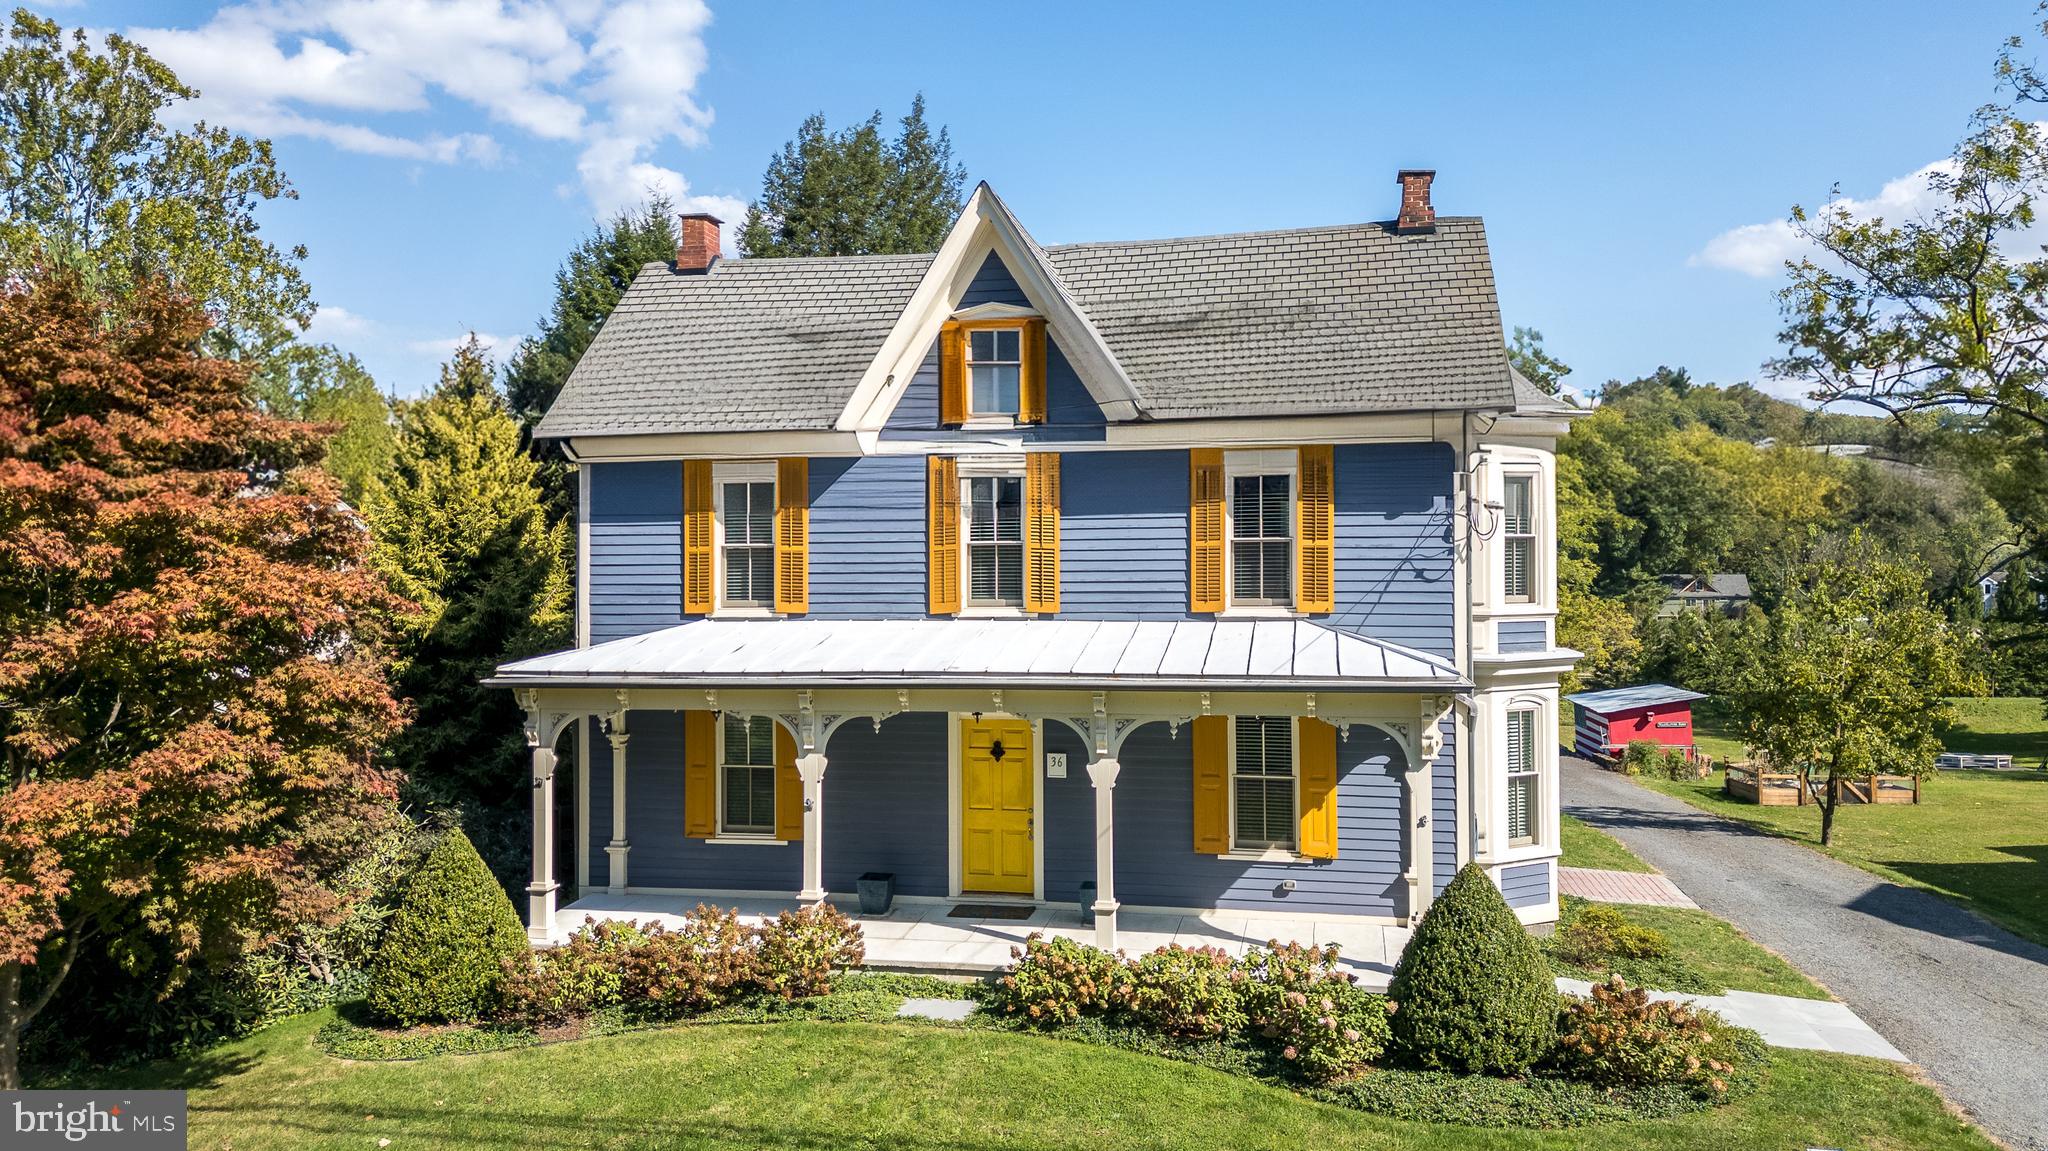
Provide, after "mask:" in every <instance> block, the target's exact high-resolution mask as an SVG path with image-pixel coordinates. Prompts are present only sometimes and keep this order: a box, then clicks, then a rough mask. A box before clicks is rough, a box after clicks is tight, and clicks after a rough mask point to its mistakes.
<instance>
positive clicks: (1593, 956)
mask: <svg viewBox="0 0 2048 1151" xmlns="http://www.w3.org/2000/svg"><path fill="white" fill-rule="evenodd" d="M1670 951H1671V943H1670V941H1669V940H1667V939H1665V938H1664V933H1663V932H1661V931H1658V930H1657V929H1656V928H1653V927H1643V926H1641V925H1639V924H1635V923H1631V922H1629V920H1628V917H1627V916H1625V915H1623V914H1622V913H1621V912H1620V911H1619V910H1618V909H1616V908H1613V907H1609V906H1607V905H1606V904H1603V903H1588V904H1584V905H1582V906H1580V907H1578V908H1576V909H1575V910H1573V911H1572V912H1571V913H1570V914H1567V915H1566V916H1565V919H1564V922H1562V923H1560V924H1558V926H1557V933H1556V934H1555V935H1554V936H1552V937H1551V953H1552V954H1554V955H1556V956H1557V957H1558V958H1559V959H1562V960H1564V961H1565V962H1566V963H1570V964H1573V965H1574V966H1578V967H1597V966H1599V965H1601V964H1603V963H1605V962H1607V961H1608V960H1612V959H1658V958H1661V957H1663V956H1664V955H1667V954H1669V953H1670Z"/></svg>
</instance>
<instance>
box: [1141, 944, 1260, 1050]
mask: <svg viewBox="0 0 2048 1151" xmlns="http://www.w3.org/2000/svg"><path fill="white" fill-rule="evenodd" d="M1236 970H1237V965H1236V963H1235V962H1233V961H1232V960H1231V958H1230V955H1229V953H1228V952H1226V951H1224V950H1222V949H1221V948H1216V947H1195V948H1187V947H1182V946H1180V945H1179V944H1177V943H1170V944H1168V945H1166V946H1165V947H1162V948H1160V949H1159V950H1157V951H1154V952H1152V953H1151V954H1149V955H1145V956H1142V957H1140V958H1139V959H1138V961H1137V962H1136V963H1134V964H1132V965H1131V997H1130V1012H1131V1015H1132V1017H1133V1018H1135V1019H1136V1020H1137V1021H1138V1022H1139V1023H1142V1024H1144V1025H1145V1026H1147V1027H1150V1028H1152V1029H1153V1030H1154V1031H1160V1032H1164V1033H1165V1034H1167V1035H1176V1036H1180V1037H1181V1038H1184V1039H1209V1038H1213V1037H1215V1036H1218V1035H1222V1034H1224V1033H1225V1032H1234V1031H1238V1030H1241V1029H1243V1027H1244V1024H1245V1018H1244V1008H1243V1007H1241V1006H1239V1005H1238V1001H1237V984H1236V981H1235V980H1233V979H1232V978H1231V977H1232V975H1233V974H1235V973H1236Z"/></svg>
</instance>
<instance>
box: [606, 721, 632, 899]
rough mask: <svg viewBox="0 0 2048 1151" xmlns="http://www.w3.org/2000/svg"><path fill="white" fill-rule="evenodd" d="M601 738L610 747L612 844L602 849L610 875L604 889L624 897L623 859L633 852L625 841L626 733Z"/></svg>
mask: <svg viewBox="0 0 2048 1151" xmlns="http://www.w3.org/2000/svg"><path fill="white" fill-rule="evenodd" d="M605 738H606V739H609V740H610V741H611V745H612V841H611V842H610V843H607V844H605V847H604V853H605V854H606V855H608V856H610V857H611V874H610V876H609V878H608V879H607V880H606V884H605V890H607V891H609V892H611V893H612V894H613V895H624V894H625V893H626V856H627V854H628V853H630V852H631V851H632V850H633V845H632V844H631V843H630V842H628V841H627V839H626V733H625V732H623V731H613V732H610V733H608V734H607V735H606V737H605Z"/></svg>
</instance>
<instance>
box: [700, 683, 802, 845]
mask: <svg viewBox="0 0 2048 1151" xmlns="http://www.w3.org/2000/svg"><path fill="white" fill-rule="evenodd" d="M752 719H753V722H755V723H765V724H768V725H770V726H771V728H772V727H773V725H774V723H775V720H774V718H773V717H771V716H766V715H755V716H753V717H752ZM716 736H717V738H716V739H715V741H714V744H713V748H712V751H713V754H712V770H713V773H714V775H715V777H716V778H715V782H716V786H715V787H714V788H713V789H712V790H713V792H714V797H713V800H712V802H713V803H714V804H715V805H716V811H717V815H718V833H717V834H716V835H714V836H712V837H711V838H710V839H708V840H705V842H706V843H788V842H789V841H788V840H786V839H777V838H775V825H774V823H773V821H772V820H771V821H770V823H769V829H768V830H767V831H727V830H726V829H725V769H726V767H727V764H726V762H725V713H724V712H719V713H718V719H717V723H716ZM769 739H770V743H769V746H770V747H773V746H774V743H773V739H774V736H773V733H772V732H771V733H770V736H769ZM770 758H773V756H772V755H771V756H770ZM733 766H739V765H733ZM747 766H757V765H747ZM780 783H781V781H780V780H777V781H776V782H775V783H774V784H771V785H770V786H771V787H774V786H780ZM770 794H771V795H772V794H773V793H772V792H771V793H770ZM770 807H771V810H772V808H773V804H772V803H771V805H770Z"/></svg>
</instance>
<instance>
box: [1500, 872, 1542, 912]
mask: <svg viewBox="0 0 2048 1151" xmlns="http://www.w3.org/2000/svg"><path fill="white" fill-rule="evenodd" d="M1500 892H1501V895H1503V896H1505V897H1506V899H1507V901H1508V906H1509V907H1534V906H1536V905H1537V904H1539V903H1548V902H1550V865H1549V864H1547V863H1527V864H1523V865H1522V866H1520V867H1503V868H1501V869H1500Z"/></svg>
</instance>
